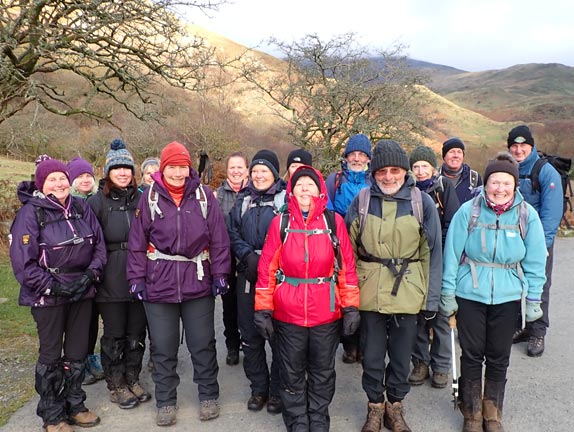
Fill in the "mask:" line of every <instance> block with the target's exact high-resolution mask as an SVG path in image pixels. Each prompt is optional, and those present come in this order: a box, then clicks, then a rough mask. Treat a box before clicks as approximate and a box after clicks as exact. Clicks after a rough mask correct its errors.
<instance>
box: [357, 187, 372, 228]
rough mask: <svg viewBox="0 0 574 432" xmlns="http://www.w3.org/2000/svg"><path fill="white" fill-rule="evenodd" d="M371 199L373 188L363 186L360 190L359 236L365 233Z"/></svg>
mask: <svg viewBox="0 0 574 432" xmlns="http://www.w3.org/2000/svg"><path fill="white" fill-rule="evenodd" d="M370 201H371V189H370V188H363V189H361V190H360V191H359V238H360V237H361V236H362V235H363V231H364V229H365V222H366V221H367V214H368V213H369V204H370Z"/></svg>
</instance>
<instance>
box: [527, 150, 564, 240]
mask: <svg viewBox="0 0 574 432" xmlns="http://www.w3.org/2000/svg"><path fill="white" fill-rule="evenodd" d="M538 156H539V157H540V158H539V159H538V160H537V161H536V162H535V163H534V166H533V167H532V171H531V172H530V174H528V175H521V176H520V178H521V179H525V178H528V179H530V181H531V182H532V190H533V191H535V192H540V183H539V181H538V176H539V175H540V170H541V169H542V167H543V166H544V165H545V164H547V163H549V164H550V165H552V166H553V167H554V169H555V170H556V171H558V174H560V180H561V183H562V192H563V194H564V196H563V207H562V220H563V221H564V222H565V223H566V226H567V227H568V228H569V229H570V223H569V222H568V220H567V219H566V212H567V211H568V209H570V211H572V201H571V200H570V198H571V197H572V185H571V184H570V170H571V168H572V159H570V158H566V157H563V156H558V155H555V154H546V153H544V152H541V151H539V152H538Z"/></svg>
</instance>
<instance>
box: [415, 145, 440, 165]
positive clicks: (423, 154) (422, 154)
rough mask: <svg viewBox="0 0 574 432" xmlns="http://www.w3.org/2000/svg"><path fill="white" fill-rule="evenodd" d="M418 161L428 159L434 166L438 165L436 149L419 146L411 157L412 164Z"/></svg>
mask: <svg viewBox="0 0 574 432" xmlns="http://www.w3.org/2000/svg"><path fill="white" fill-rule="evenodd" d="M418 161H426V162H428V163H429V164H431V165H432V166H433V167H435V168H436V167H437V162H436V155H435V153H434V150H433V149H431V148H430V147H428V146H418V147H417V148H416V149H414V150H413V151H412V153H411V157H410V158H409V162H410V164H411V168H412V166H413V165H414V164H415V163H416V162H418Z"/></svg>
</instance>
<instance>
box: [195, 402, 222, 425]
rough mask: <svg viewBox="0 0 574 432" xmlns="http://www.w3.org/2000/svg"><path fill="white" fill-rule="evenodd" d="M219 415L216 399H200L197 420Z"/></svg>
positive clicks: (205, 419) (209, 418)
mask: <svg viewBox="0 0 574 432" xmlns="http://www.w3.org/2000/svg"><path fill="white" fill-rule="evenodd" d="M217 417H219V403H218V402H217V399H208V400H202V401H201V402H200V403H199V420H201V421H207V420H211V419H214V418H217Z"/></svg>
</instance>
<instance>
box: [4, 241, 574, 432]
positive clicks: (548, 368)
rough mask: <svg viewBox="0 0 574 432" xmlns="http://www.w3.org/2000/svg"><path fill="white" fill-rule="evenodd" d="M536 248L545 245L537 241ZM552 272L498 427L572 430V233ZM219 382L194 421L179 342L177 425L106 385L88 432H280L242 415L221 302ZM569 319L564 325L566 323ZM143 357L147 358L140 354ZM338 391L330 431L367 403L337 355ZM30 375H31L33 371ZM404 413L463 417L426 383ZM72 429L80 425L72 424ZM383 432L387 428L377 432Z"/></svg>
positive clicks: (274, 422)
mask: <svg viewBox="0 0 574 432" xmlns="http://www.w3.org/2000/svg"><path fill="white" fill-rule="evenodd" d="M541 247H544V246H543V245H541ZM554 252H555V257H554V274H553V286H552V296H551V299H552V300H551V302H552V304H551V320H552V321H551V324H552V328H551V330H550V331H549V333H548V335H547V338H546V351H545V353H544V355H543V356H542V357H540V358H529V357H528V356H527V355H526V344H524V343H522V344H518V345H514V346H513V349H512V356H511V359H510V363H511V364H510V368H509V373H508V384H507V387H506V398H505V401H504V416H503V420H504V426H505V430H506V431H507V432H512V431H514V432H523V431H528V432H538V431H539V432H572V431H574V343H573V342H572V331H573V330H574V329H572V322H571V321H568V319H569V317H571V316H572V315H573V314H574V294H573V293H572V292H571V291H570V289H572V279H571V278H573V276H574V271H573V270H574V238H559V239H557V241H556V245H555V251H554ZM216 322H217V327H218V332H217V335H218V340H217V348H218V358H219V364H220V365H221V366H220V370H219V384H220V387H221V398H220V403H221V415H220V417H219V418H217V419H215V420H212V421H209V422H200V421H199V419H198V410H199V403H198V399H197V390H196V386H195V384H194V383H193V381H192V369H191V361H190V359H189V354H188V353H187V350H186V348H185V346H181V347H180V356H179V359H180V364H179V373H180V376H181V383H180V385H179V388H178V390H179V396H178V403H179V411H178V417H177V419H178V422H177V424H176V425H175V426H172V427H171V428H168V429H166V428H159V427H157V426H156V425H155V411H156V410H155V404H154V402H153V400H152V401H151V402H147V403H145V404H142V405H140V406H139V407H137V408H135V409H132V410H121V409H119V408H118V407H117V406H116V405H114V404H112V403H111V402H109V399H108V392H107V390H106V387H105V383H104V382H103V381H100V382H98V383H96V384H94V385H91V386H86V387H85V389H86V392H87V395H88V399H87V402H86V404H87V406H88V407H89V408H90V409H91V410H93V411H94V412H96V413H97V414H98V415H99V416H100V417H101V419H102V422H101V424H100V425H98V426H96V427H94V428H92V429H90V430H91V431H94V432H103V431H105V432H112V431H113V432H128V431H129V432H133V431H144V430H145V431H156V430H163V431H165V430H169V431H173V432H180V431H202V432H214V431H225V432H230V431H245V432H248V431H250V432H251V431H252V432H262V431H266V432H269V431H271V432H272V431H284V430H285V427H284V426H283V421H282V419H281V416H280V415H275V416H272V415H270V414H267V412H266V411H261V412H259V413H252V412H249V411H248V410H247V408H246V402H247V399H248V398H249V394H250V393H249V385H248V381H247V379H246V378H245V375H244V373H243V369H242V367H241V365H238V366H231V367H230V366H227V365H226V364H225V353H226V351H225V345H224V343H223V336H222V334H223V328H222V324H221V302H220V301H218V303H217V317H216ZM568 323H570V324H568ZM145 361H146V362H147V355H146V359H145ZM336 368H337V391H336V394H335V398H334V400H333V403H332V404H331V430H332V431H334V432H343V431H345V432H346V431H360V429H361V427H362V424H363V421H364V419H365V415H366V404H367V400H366V397H365V394H364V392H363V391H362V389H361V366H360V365H359V364H354V365H346V364H343V363H342V362H341V350H339V352H338V353H337V365H336ZM30 373H33V372H32V371H31V372H30ZM141 381H142V384H144V385H146V386H147V388H148V389H150V390H153V382H152V380H151V377H150V375H149V373H148V372H147V370H146V371H144V372H143V373H142V380H141ZM37 402H38V399H37V397H35V398H33V399H32V400H31V401H30V402H29V403H27V404H26V405H25V406H24V407H23V408H21V409H20V410H19V411H18V412H16V413H15V414H14V415H13V416H12V418H11V419H10V421H9V422H8V424H7V425H6V426H4V427H2V428H0V430H1V431H3V432H24V431H25V432H28V431H40V430H41V420H40V419H39V417H37V416H36V414H35V410H36V404H37ZM404 404H405V418H406V420H407V423H408V425H409V426H410V427H411V429H412V430H413V432H420V431H426V432H439V431H440V432H447V431H460V430H461V429H462V416H461V415H460V413H459V412H458V411H454V410H453V404H452V397H451V390H450V388H449V387H447V388H446V389H441V390H437V389H433V388H431V386H430V382H429V381H427V382H426V383H425V384H424V385H423V386H420V387H413V388H412V389H411V392H410V393H409V395H408V396H407V398H406V399H405V401H404ZM75 429H76V430H81V428H78V427H76V428H75ZM382 430H386V429H384V428H383V429H382Z"/></svg>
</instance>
